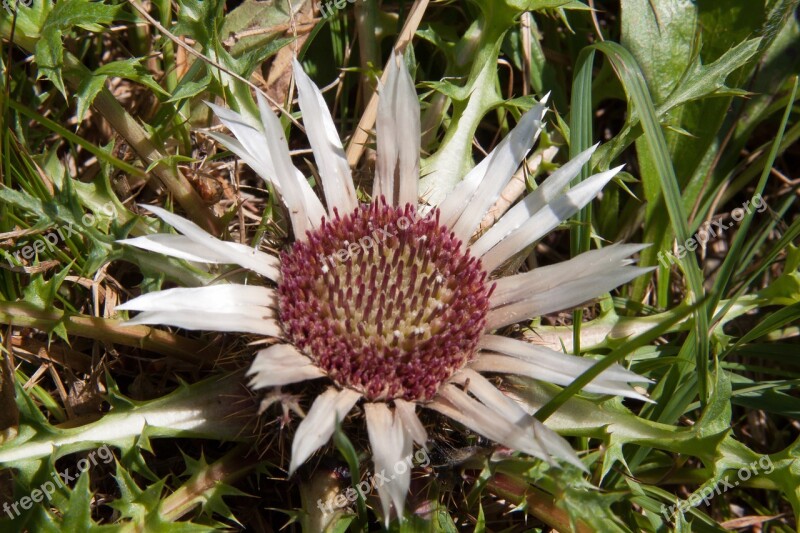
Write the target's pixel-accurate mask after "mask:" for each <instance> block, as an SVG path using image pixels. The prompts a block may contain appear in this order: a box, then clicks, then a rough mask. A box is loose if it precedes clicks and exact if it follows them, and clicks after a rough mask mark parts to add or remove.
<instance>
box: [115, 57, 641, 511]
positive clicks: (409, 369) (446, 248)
mask: <svg viewBox="0 0 800 533" xmlns="http://www.w3.org/2000/svg"><path fill="white" fill-rule="evenodd" d="M294 73H295V78H296V80H297V87H298V91H299V100H300V107H301V110H302V112H303V119H304V122H305V126H306V131H307V134H308V139H309V142H310V144H311V148H312V150H313V152H314V157H315V160H316V162H317V165H318V170H319V175H320V178H321V182H322V189H323V192H324V196H325V203H326V206H327V209H326V208H325V207H323V204H322V202H321V201H320V200H319V199H318V198H317V196H316V195H315V193H314V191H313V190H312V189H311V187H310V186H309V185H308V182H307V181H306V179H305V177H304V176H303V175H302V174H301V173H300V171H299V170H298V169H297V168H295V167H294V165H293V163H292V160H291V157H290V154H289V150H288V146H287V143H286V139H285V137H284V134H283V130H282V128H281V126H280V123H279V121H278V119H277V117H276V116H275V114H274V113H273V112H272V110H271V109H270V108H269V106H268V105H267V104H266V102H265V101H264V100H263V99H262V98H261V97H260V96H259V107H260V115H261V116H260V117H259V120H253V119H250V118H247V117H244V116H242V115H239V114H237V113H234V112H233V111H231V110H228V109H225V108H221V107H218V106H215V105H213V104H209V105H211V107H212V108H213V110H214V111H215V113H216V114H217V116H218V117H219V118H220V119H221V120H222V122H223V123H224V124H225V125H226V126H227V127H228V128H229V129H230V131H231V132H232V133H233V135H234V137H229V136H226V135H222V134H217V133H211V134H210V135H212V137H214V138H215V139H216V140H217V141H218V142H220V143H221V144H223V145H224V146H226V147H227V148H228V149H230V150H231V151H233V152H234V153H235V154H237V155H238V156H239V157H240V158H241V159H242V160H244V161H245V162H246V163H247V164H248V165H249V166H250V167H252V168H253V170H255V171H256V172H257V173H258V174H259V175H261V177H263V178H264V179H265V180H267V181H268V182H270V183H271V184H272V185H273V186H274V189H275V190H276V191H277V192H278V194H279V195H280V196H281V198H282V200H283V202H284V204H285V205H286V207H287V209H288V212H289V216H290V219H291V223H292V228H293V230H294V237H295V242H294V244H293V245H292V246H291V247H290V248H288V249H287V250H285V251H284V252H283V253H282V254H281V256H280V258H278V257H275V256H273V255H270V254H267V253H264V252H261V251H258V250H254V249H252V248H249V247H247V246H244V245H241V244H235V243H230V242H224V241H221V240H219V239H217V238H215V237H213V236H211V235H209V234H207V233H206V232H204V231H203V230H202V229H200V228H199V227H198V226H196V225H195V224H193V223H192V222H189V221H187V220H185V219H183V218H181V217H179V216H177V215H174V214H172V213H169V212H167V211H165V210H163V209H160V208H157V207H146V208H147V209H149V210H150V211H152V212H153V213H155V214H156V215H157V216H159V217H160V218H162V219H163V220H164V221H166V222H167V223H169V224H170V225H172V227H173V228H175V229H176V230H177V231H178V232H179V233H180V234H181V235H171V234H169V235H168V234H157V235H149V236H145V237H139V238H136V239H129V240H127V241H124V242H126V243H127V244H130V245H133V246H138V247H140V248H143V249H146V250H151V251H154V252H159V253H163V254H166V255H170V256H173V257H179V258H183V259H187V260H190V261H198V262H204V263H235V264H238V265H241V266H243V267H245V268H248V269H250V270H252V271H254V272H256V273H258V274H260V275H262V276H264V277H265V278H267V279H268V280H269V281H270V282H272V283H273V284H274V285H275V288H268V287H262V286H245V285H235V284H218V285H212V286H208V287H201V288H188V289H184V288H178V289H170V290H165V291H160V292H155V293H150V294H145V295H143V296H140V297H138V298H135V299H133V300H131V301H129V302H127V303H126V304H124V305H122V306H119V307H118V308H119V309H128V310H135V311H140V313H139V314H138V315H137V316H136V317H135V318H134V319H133V320H131V321H130V322H129V323H131V324H165V325H173V326H178V327H183V328H187V329H203V330H216V331H239V332H246V333H255V334H259V335H264V336H268V337H274V338H275V339H276V341H275V344H272V345H271V346H270V347H268V348H266V349H263V350H261V351H259V352H258V353H257V354H256V356H255V359H254V361H253V363H252V365H251V367H250V369H249V371H248V374H249V375H250V376H252V377H251V385H252V387H253V388H255V389H263V388H269V387H277V386H282V385H288V384H292V383H298V382H302V381H306V380H312V379H324V380H326V382H327V383H328V384H329V386H328V388H327V389H326V390H325V391H324V392H323V393H322V394H320V395H319V396H318V397H317V398H315V399H314V402H313V404H312V406H311V408H310V410H309V412H308V414H307V415H306V417H305V419H304V420H303V421H302V422H301V423H300V425H299V426H298V428H297V431H296V434H295V437H294V440H293V444H292V459H291V464H290V467H289V471H290V473H291V472H294V470H295V469H296V468H297V467H298V466H299V465H301V464H302V463H304V462H305V461H306V460H307V459H308V458H309V457H310V456H311V455H312V454H313V453H314V452H315V451H316V450H318V449H319V448H320V447H321V446H323V445H324V444H325V443H326V442H327V441H328V440H329V439H330V437H331V435H332V434H333V432H334V427H335V424H336V421H337V420H342V419H344V417H346V416H347V414H348V413H349V412H350V411H351V410H352V409H353V407H354V406H355V405H356V403H357V402H359V401H363V411H364V414H365V418H366V424H367V432H368V435H369V438H370V442H371V446H372V454H373V460H374V463H375V468H376V471H380V470H384V469H386V470H388V469H391V468H392V466H393V465H395V464H396V463H398V462H400V461H401V460H402V458H404V457H407V456H409V455H410V454H411V451H412V446H413V443H414V442H415V443H417V444H418V445H419V446H423V447H424V446H425V445H426V442H427V440H428V437H427V432H426V430H425V428H424V426H423V424H422V423H421V422H420V420H419V418H418V417H417V414H416V408H417V407H424V408H428V409H432V410H434V411H437V412H439V413H441V414H444V415H446V416H448V417H450V418H452V419H453V420H456V421H457V422H459V423H461V424H463V425H465V426H467V427H469V428H471V429H472V430H474V431H476V432H478V433H480V434H482V435H484V436H485V437H487V438H489V439H492V440H494V441H496V442H498V443H501V444H503V445H505V446H508V447H510V448H513V449H514V450H519V451H522V452H525V453H527V454H529V455H532V456H534V457H538V458H541V459H544V460H547V461H552V458H553V457H556V458H559V459H562V460H564V461H567V462H569V463H572V464H574V465H576V466H578V467H579V468H583V465H582V463H581V462H580V460H579V459H578V458H577V457H576V456H575V454H574V452H573V451H572V449H571V447H570V446H569V444H568V443H567V442H566V441H565V440H564V439H562V438H561V437H560V436H558V435H556V434H555V433H553V432H552V431H550V430H548V429H547V428H546V427H545V426H544V425H542V424H541V423H540V422H538V421H537V420H536V419H535V418H532V417H531V416H530V415H529V414H528V413H527V412H526V411H525V410H524V409H523V407H522V406H521V405H520V404H519V403H517V401H515V400H514V399H512V398H511V397H509V396H507V395H505V394H504V393H503V392H502V391H501V390H500V389H498V388H497V387H495V385H493V384H492V383H491V382H490V381H489V380H487V379H486V378H485V377H484V376H483V375H482V374H483V373H506V374H516V375H523V376H528V377H531V378H534V379H539V380H547V381H551V382H553V383H556V384H559V385H568V384H569V383H570V382H571V381H572V380H573V379H574V378H575V377H576V376H578V375H580V374H582V373H583V372H584V371H586V370H587V369H588V368H589V367H590V366H591V365H592V364H593V361H591V360H589V359H586V358H582V357H576V356H572V355H567V354H563V353H560V352H556V351H552V350H550V349H547V348H544V347H539V346H535V345H532V344H530V343H527V342H524V341H521V340H517V339H513V338H510V337H505V336H501V335H497V334H496V333H495V331H496V330H498V329H499V328H502V327H503V326H507V325H509V324H514V323H516V322H521V321H523V320H527V319H531V318H533V317H536V316H539V315H542V314H545V313H551V312H554V311H559V310H562V309H566V308H569V307H573V306H575V305H578V304H580V303H582V302H585V301H587V300H590V299H592V298H595V297H597V296H600V295H602V294H604V293H605V292H608V291H609V290H611V289H613V288H615V287H617V286H618V285H621V284H623V283H626V282H628V281H630V280H631V279H633V278H635V277H636V276H638V275H640V274H642V273H644V272H646V271H647V270H648V269H643V268H638V267H636V266H633V265H632V261H631V260H630V259H628V258H629V257H630V256H631V255H632V254H634V253H636V252H637V251H639V250H641V249H642V248H643V246H641V245H613V246H609V247H607V248H603V249H600V250H593V251H590V252H586V253H584V254H581V255H579V256H578V257H575V258H573V259H571V260H569V261H566V262H564V263H561V264H558V265H554V266H549V267H543V268H537V269H535V270H532V271H530V272H526V273H522V274H516V275H512V276H507V277H500V278H497V279H495V278H493V277H492V276H493V274H494V273H495V272H496V270H497V268H498V267H499V266H500V265H502V264H503V263H504V262H506V261H507V260H508V259H510V258H511V257H512V256H514V255H515V254H517V253H519V252H520V251H522V250H524V249H525V248H527V247H528V246H529V245H530V244H532V243H534V242H535V241H537V240H538V239H540V238H541V237H543V236H544V235H545V234H547V233H548V232H549V231H551V230H552V229H554V228H555V227H556V226H558V225H559V224H560V223H561V222H562V221H563V220H565V219H566V218H568V217H570V216H572V215H573V214H575V213H576V212H577V211H578V210H579V209H581V208H582V207H584V206H585V205H586V204H587V203H589V202H590V201H591V200H592V199H593V198H594V197H595V196H596V195H597V194H598V193H599V192H600V190H601V189H602V188H603V187H604V186H605V185H606V184H607V183H608V182H609V181H610V180H611V178H613V177H614V175H616V173H617V172H618V171H619V170H620V168H621V167H618V168H615V169H612V170H609V171H606V172H601V173H598V174H595V175H594V176H591V177H590V178H588V179H587V180H585V181H583V182H581V183H580V184H579V185H576V186H574V187H571V188H569V185H570V182H571V181H572V180H573V178H574V177H575V176H577V174H578V173H579V172H580V170H581V168H582V167H583V166H584V165H585V164H586V163H587V162H588V161H589V158H590V157H591V155H592V153H593V152H594V150H595V149H596V147H597V146H594V147H592V148H590V149H588V150H586V151H584V152H583V153H581V154H579V155H578V156H577V157H575V158H574V159H573V160H571V161H569V162H568V163H566V164H565V165H563V166H562V167H561V168H559V169H558V170H557V171H556V172H554V173H553V174H552V175H551V176H549V178H548V179H547V180H546V181H544V182H543V183H542V184H541V186H540V187H539V188H537V189H536V190H535V191H534V192H532V193H530V194H528V195H527V196H526V197H525V198H524V199H522V200H521V201H520V202H519V203H517V204H516V205H515V206H514V207H513V208H512V209H510V210H509V211H508V213H506V214H505V215H504V216H503V217H502V218H501V219H500V220H498V221H497V223H496V224H495V225H494V226H493V227H491V228H490V229H489V230H488V231H486V232H485V233H484V234H483V235H481V236H480V237H479V238H477V240H474V242H471V243H470V241H471V239H472V237H473V234H474V233H475V231H476V230H477V228H478V226H479V224H480V222H481V220H482V219H483V216H484V215H485V214H486V212H487V211H488V210H489V208H490V207H491V206H492V205H493V203H494V202H495V201H496V200H497V198H498V197H499V195H500V193H501V191H502V190H503V188H504V187H505V186H506V184H507V183H508V182H509V180H510V179H511V177H512V175H513V174H514V172H515V170H516V169H517V168H518V167H519V165H520V163H521V162H522V160H523V159H524V158H525V156H526V155H527V154H528V152H529V151H530V149H531V148H532V146H533V144H534V143H535V142H536V139H537V137H538V135H539V132H540V130H541V128H542V119H543V117H544V113H545V101H546V99H543V100H542V102H540V103H539V104H537V105H536V106H534V107H533V108H532V109H531V110H530V111H528V112H527V113H526V114H525V115H523V116H522V117H521V119H520V121H519V123H518V124H517V126H516V127H515V128H514V129H513V130H512V131H511V132H510V133H509V134H508V136H507V137H506V138H505V139H503V141H502V142H501V143H500V144H499V145H498V146H497V148H495V150H494V151H493V152H492V153H491V154H489V156H487V157H486V158H485V159H484V160H483V161H482V162H481V163H480V164H479V165H478V166H476V167H475V168H474V170H472V171H471V172H470V173H469V174H468V175H467V176H465V177H464V179H463V181H462V182H461V183H460V184H459V185H458V186H457V187H456V188H455V189H454V190H453V191H451V193H450V194H449V195H448V196H447V197H446V198H445V200H444V201H443V202H442V203H441V204H440V205H437V206H434V207H433V208H428V206H424V205H420V204H418V202H419V198H418V196H419V193H418V183H419V152H420V135H419V132H420V126H419V124H420V122H419V103H418V100H417V95H416V92H415V89H414V84H413V82H412V80H411V77H410V75H409V73H408V72H407V70H406V69H405V66H404V65H403V62H402V61H401V60H400V58H398V57H395V56H392V59H391V60H390V62H389V72H388V73H387V81H386V85H385V86H383V87H382V88H381V92H380V105H379V110H378V117H377V169H376V173H377V175H376V178H375V187H374V191H373V200H372V203H370V204H359V202H358V199H357V196H356V192H355V188H354V186H353V180H352V177H351V174H350V168H349V166H348V164H347V160H346V158H345V156H344V150H343V149H342V145H341V142H340V140H339V138H338V135H337V133H336V129H335V127H334V123H333V119H332V118H331V115H330V113H329V111H328V110H327V108H326V106H325V102H324V100H323V98H322V94H321V93H320V91H319V89H318V88H317V87H316V86H315V85H314V84H313V83H312V82H311V80H310V79H309V78H308V76H307V75H306V74H305V73H304V72H303V71H302V69H301V68H300V66H299V64H298V63H296V62H295V65H294ZM423 213H424V214H423ZM209 301H212V302H213V309H212V310H209V306H208V302H209ZM646 381H647V380H646V379H644V378H642V377H640V376H638V375H636V374H634V373H632V372H630V371H628V370H626V369H624V368H623V367H621V366H619V365H613V366H612V367H611V368H609V369H607V370H606V371H604V372H603V373H601V374H600V375H599V376H598V377H597V378H596V379H595V380H594V381H593V382H592V383H591V384H589V385H588V386H587V387H586V388H585V390H586V391H587V392H594V393H601V394H618V395H624V396H628V397H633V398H639V399H646V398H645V397H644V396H642V395H640V394H639V393H637V392H635V391H634V390H633V389H632V388H631V387H630V386H629V385H628V383H631V382H646ZM409 483H410V472H409V471H407V470H406V471H405V472H404V473H403V474H400V475H398V476H396V478H395V479H394V480H393V481H392V482H391V483H388V484H385V485H383V486H381V487H379V492H380V497H381V501H382V506H383V511H384V516H385V517H386V519H387V521H388V518H389V513H390V508H391V506H392V505H393V506H394V508H395V509H396V510H397V512H398V514H399V515H402V508H403V505H404V501H405V496H406V493H407V491H408V487H409Z"/></svg>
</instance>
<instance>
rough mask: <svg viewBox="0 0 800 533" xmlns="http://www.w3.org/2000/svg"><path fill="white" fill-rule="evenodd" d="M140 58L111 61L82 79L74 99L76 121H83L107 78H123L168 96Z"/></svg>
mask: <svg viewBox="0 0 800 533" xmlns="http://www.w3.org/2000/svg"><path fill="white" fill-rule="evenodd" d="M142 60H143V59H141V58H131V59H125V60H120V61H112V62H111V63H107V64H105V65H103V66H101V67H100V68H98V69H97V70H95V71H94V72H93V73H92V75H91V76H89V77H88V78H86V79H84V80H83V81H82V82H81V84H80V86H79V87H78V91H77V93H76V95H75V98H76V99H77V100H78V121H81V120H83V117H84V116H85V114H86V111H87V110H88V109H89V106H90V105H92V102H93V101H94V98H95V96H97V94H98V93H99V92H100V91H101V90H102V89H103V87H104V86H105V82H106V80H107V79H108V78H124V79H127V80H131V81H135V82H137V83H141V84H142V85H144V86H145V87H147V88H149V89H151V90H152V91H153V92H155V93H158V94H161V95H164V96H169V94H168V93H167V92H166V91H164V89H162V88H161V86H160V85H159V84H158V83H157V82H156V80H155V79H153V76H152V75H151V74H150V72H148V70H147V69H146V68H145V67H144V66H143V65H142Z"/></svg>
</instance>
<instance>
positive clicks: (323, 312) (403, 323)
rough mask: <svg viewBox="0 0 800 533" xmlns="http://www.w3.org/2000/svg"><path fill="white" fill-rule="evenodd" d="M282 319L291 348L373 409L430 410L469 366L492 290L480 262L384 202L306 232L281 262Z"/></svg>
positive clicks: (433, 220)
mask: <svg viewBox="0 0 800 533" xmlns="http://www.w3.org/2000/svg"><path fill="white" fill-rule="evenodd" d="M281 273H282V282H281V284H280V287H279V289H278V292H279V295H280V296H279V304H280V317H281V321H282V322H283V325H284V329H285V331H286V332H287V334H288V335H289V337H290V339H291V340H292V341H293V342H294V344H295V345H296V346H298V347H299V348H300V349H302V350H303V351H304V352H305V353H307V354H308V355H309V356H310V357H311V358H312V359H313V360H314V361H315V362H316V364H317V365H318V366H319V367H320V368H322V369H323V370H324V371H325V372H327V373H328V375H329V376H330V377H331V378H332V379H333V380H334V381H336V382H337V383H338V384H339V385H340V386H341V387H348V388H351V389H355V390H357V391H359V392H361V393H362V394H364V395H365V396H366V397H367V398H368V399H370V400H379V399H380V400H388V399H392V398H403V399H406V400H422V401H425V400H430V399H432V398H433V396H435V394H436V391H437V390H438V389H439V386H440V385H441V384H442V383H443V382H445V381H446V380H447V379H448V378H449V377H450V376H452V375H453V373H454V372H456V371H457V370H458V369H460V368H461V367H462V366H464V364H465V363H466V362H467V361H468V360H469V359H470V357H471V356H472V354H473V353H474V351H475V347H476V345H477V343H478V339H479V338H480V335H481V333H482V331H483V328H484V326H485V324H486V314H487V311H488V308H489V295H490V291H491V288H490V287H489V284H487V283H486V273H485V272H484V271H483V269H482V268H481V265H480V261H479V260H478V259H476V258H475V257H472V256H470V255H469V252H466V251H464V250H463V248H462V246H461V242H460V241H459V240H458V239H456V238H455V236H454V235H453V234H452V233H451V232H450V231H449V230H448V229H447V228H446V227H444V226H442V225H440V224H439V222H438V213H437V212H434V213H433V214H431V215H429V216H426V217H419V216H418V215H417V212H416V208H415V207H413V206H411V205H406V206H405V207H404V208H394V207H389V206H387V205H386V204H385V203H383V202H382V201H378V202H375V203H373V204H371V205H362V206H360V207H359V208H358V209H356V210H355V211H354V212H353V213H351V214H349V215H347V216H345V217H340V216H339V215H338V214H337V215H336V216H335V217H334V218H333V220H331V221H323V223H322V226H321V227H320V228H318V229H317V230H315V231H313V232H310V233H309V234H308V238H307V240H306V241H305V242H297V243H295V245H294V246H293V248H292V249H291V251H289V252H287V253H285V254H284V255H283V257H282V258H281Z"/></svg>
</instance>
